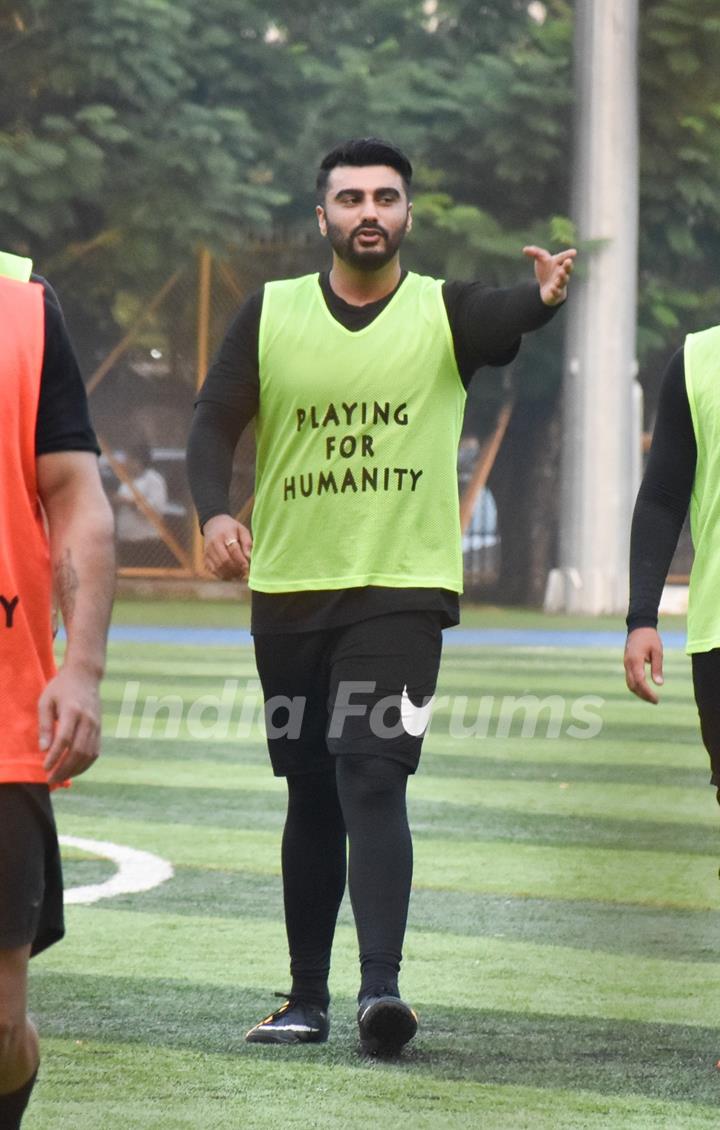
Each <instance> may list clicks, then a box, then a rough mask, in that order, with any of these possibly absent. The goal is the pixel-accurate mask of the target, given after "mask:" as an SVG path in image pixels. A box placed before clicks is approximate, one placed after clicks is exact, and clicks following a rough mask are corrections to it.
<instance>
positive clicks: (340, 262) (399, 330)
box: [188, 138, 575, 1053]
mask: <svg viewBox="0 0 720 1130" xmlns="http://www.w3.org/2000/svg"><path fill="white" fill-rule="evenodd" d="M411 178H412V167H411V165H410V162H409V160H408V159H407V157H406V156H405V155H404V154H403V153H402V152H401V151H400V150H398V149H397V148H396V147H395V146H393V145H390V144H388V143H387V142H384V141H380V140H378V139H374V138H363V139H359V140H353V141H349V142H346V143H344V144H343V145H340V146H338V147H337V148H336V149H334V150H333V151H332V152H331V153H329V154H328V155H327V157H325V159H324V160H323V162H322V164H321V166H320V171H319V174H318V178H317V192H318V204H317V218H318V224H319V227H320V231H321V233H322V235H323V236H325V237H326V238H327V239H328V241H329V243H330V245H331V248H332V266H331V269H330V270H329V271H327V272H322V273H320V274H313V275H308V276H305V277H303V278H297V279H285V280H283V281H280V282H273V283H268V284H266V285H265V287H264V288H263V290H262V291H260V292H258V293H257V294H254V295H252V296H251V297H250V298H249V299H248V300H247V301H246V302H245V304H244V305H243V306H242V308H241V309H240V311H239V313H238V315H237V317H236V318H235V320H234V322H233V323H232V325H231V326H230V329H229V331H228V333H227V336H226V338H225V341H224V342H223V345H222V346H221V349H220V351H219V353H218V355H217V357H216V358H215V360H214V362H213V365H212V367H211V369H210V371H209V373H208V376H207V379H206V381H205V384H204V386H203V389H202V390H201V392H200V395H199V397H198V401H197V404H196V410H195V417H194V420H193V427H192V430H191V435H190V441H189V447H188V471H189V477H190V484H191V487H192V491H193V497H194V499H195V504H196V507H197V510H198V515H199V518H200V522H201V524H202V529H203V534H204V538H205V556H206V562H207V565H208V568H209V569H210V570H211V572H213V573H214V574H215V575H216V576H217V577H220V578H223V579H231V578H237V577H246V576H249V585H250V588H251V590H252V632H253V636H254V643H255V655H256V661H257V666H258V672H259V675H260V680H261V683H262V686H263V693H264V697H265V702H266V724H267V733H268V746H269V750H270V757H271V761H272V765H273V770H274V772H275V774H276V775H279V776H284V777H286V779H287V783H288V812H287V819H286V824H285V830H284V833H283V842H282V872H283V890H284V902H285V921H286V926H287V934H288V942H289V949H290V972H291V974H292V987H291V991H290V993H289V994H288V999H287V1000H286V1001H285V1003H284V1004H283V1005H282V1006H281V1007H280V1008H278V1009H277V1010H275V1011H274V1012H273V1013H271V1014H270V1015H269V1016H268V1017H266V1018H265V1019H264V1020H261V1021H260V1022H259V1023H258V1024H256V1025H255V1026H254V1027H253V1028H252V1029H251V1030H250V1032H249V1033H248V1035H247V1039H248V1040H249V1041H250V1042H257V1043H307V1042H321V1041H323V1040H325V1039H327V1035H328V1003H329V993H328V974H329V969H330V952H331V947H332V941H333V934H334V930H335V920H336V917H337V912H338V908H339V906H340V902H341V899H342V896H343V893H344V890H345V883H346V876H347V880H348V885H349V888H350V897H351V902H352V907H353V913H354V916H355V923H356V927H357V933H358V941H359V948H360V967H361V981H360V991H359V994H358V1005H359V1009H358V1025H359V1031H360V1039H361V1042H362V1045H363V1047H364V1048H365V1049H366V1050H367V1051H370V1052H373V1053H386V1052H389V1053H392V1052H397V1051H398V1050H399V1049H400V1048H401V1047H402V1046H403V1045H404V1044H405V1043H407V1041H408V1040H410V1039H411V1038H412V1037H413V1036H414V1034H415V1031H416V1028H417V1017H416V1015H415V1013H414V1011H413V1010H412V1008H411V1007H410V1006H409V1005H408V1004H406V1003H405V1002H404V1001H403V1000H402V999H401V997H400V993H399V989H398V974H399V969H400V961H401V956H402V944H403V938H404V933H405V923H406V917H407V909H408V901H409V895H410V884H411V878H412V841H411V837H410V831H409V828H408V823H407V814H406V808H405V790H406V784H407V778H408V775H409V774H410V773H414V772H415V770H416V768H417V765H418V761H419V758H420V750H421V746H422V739H423V735H424V732H425V730H426V728H427V725H428V722H429V718H430V711H431V707H432V697H433V695H434V692H435V685H436V681H437V674H438V668H439V663H440V651H441V637H442V629H443V628H446V627H449V626H450V625H452V624H456V623H457V622H458V619H459V604H458V594H459V593H460V592H461V591H462V554H461V541H460V525H459V510H458V488H457V472H456V461H457V448H458V442H459V438H460V430H461V426H462V419H463V410H464V405H465V397H466V389H467V385H468V384H469V381H470V379H471V377H472V375H473V373H474V372H475V371H476V370H477V369H479V368H480V367H481V366H482V365H504V364H507V363H508V362H509V361H511V360H512V359H513V358H514V356H515V354H516V353H517V350H518V348H519V344H520V338H521V335H522V334H523V333H525V332H528V331H530V330H534V329H537V328H539V327H540V326H542V325H544V324H545V323H546V322H547V321H549V319H550V318H551V317H552V315H553V313H554V308H555V307H556V306H558V305H559V304H560V303H561V302H562V301H563V300H564V298H565V295H566V289H567V283H568V279H569V276H570V272H571V270H572V265H573V258H574V255H575V252H574V251H566V252H563V253H561V254H559V255H555V256H553V255H550V254H549V252H547V251H544V250H543V249H541V248H536V247H528V248H525V253H526V254H527V255H528V256H529V257H530V258H532V259H533V260H534V264H535V276H536V279H535V281H532V282H529V283H526V284H523V285H522V286H518V287H513V288H511V289H508V290H498V289H493V288H490V287H486V286H483V285H482V284H480V283H455V282H443V281H442V280H439V279H433V278H426V277H423V276H421V275H417V274H413V273H408V272H407V271H404V270H403V269H402V268H401V266H400V260H399V249H400V245H401V243H402V241H403V239H404V237H405V235H406V234H407V233H408V232H409V231H410V228H411V224H412V204H411V202H410V182H411ZM253 418H254V419H255V429H256V440H257V465H256V497H255V508H254V512H253V533H252V536H251V534H250V532H249V530H248V529H246V528H245V527H244V526H242V525H241V524H239V523H238V522H237V521H236V520H235V519H234V518H233V517H232V515H231V512H230V504H229V499H228V491H229V484H230V478H231V473H232V461H233V454H234V451H235V447H236V444H237V441H238V438H239V436H240V434H241V432H242V430H243V428H244V427H245V426H246V425H247V424H248V423H249V422H250V420H251V419H253ZM348 842H349V847H350V854H349V869H348V867H347V863H346V843H348Z"/></svg>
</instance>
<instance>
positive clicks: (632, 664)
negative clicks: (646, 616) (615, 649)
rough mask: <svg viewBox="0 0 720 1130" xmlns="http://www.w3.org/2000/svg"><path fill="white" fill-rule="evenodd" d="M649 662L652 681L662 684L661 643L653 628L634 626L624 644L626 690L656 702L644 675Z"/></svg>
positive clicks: (655, 696) (655, 697) (658, 684)
mask: <svg viewBox="0 0 720 1130" xmlns="http://www.w3.org/2000/svg"><path fill="white" fill-rule="evenodd" d="M646 663H649V664H650V672H651V674H652V681H653V682H654V683H655V686H658V687H659V686H662V684H663V682H664V679H663V645H662V640H661V639H660V636H659V635H658V633H657V631H656V630H655V628H635V629H634V630H633V631H632V632H631V633H630V635H629V636H628V638H627V643H626V644H625V682H626V683H627V685H628V690H631V691H632V693H633V694H636V695H637V696H638V698H644V699H645V701H646V702H653V703H656V702H657V700H658V696H657V695H656V694H655V691H654V690H653V689H652V688H651V687H650V686H649V685H648V681H647V679H646V677H645V664H646Z"/></svg>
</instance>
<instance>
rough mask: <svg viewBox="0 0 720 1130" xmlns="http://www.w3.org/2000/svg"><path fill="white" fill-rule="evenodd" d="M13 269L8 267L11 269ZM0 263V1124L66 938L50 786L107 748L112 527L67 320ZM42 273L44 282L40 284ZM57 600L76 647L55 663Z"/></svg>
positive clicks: (25, 270)
mask: <svg viewBox="0 0 720 1130" xmlns="http://www.w3.org/2000/svg"><path fill="white" fill-rule="evenodd" d="M8 264H9V268H8ZM0 267H3V268H4V269H5V271H7V270H8V269H9V270H10V271H11V272H12V275H13V277H7V274H2V275H0V343H1V348H0V389H2V413H1V414H0V714H1V716H2V741H0V1127H2V1130H16V1128H17V1127H19V1126H20V1122H21V1119H22V1117H23V1113H24V1111H25V1108H26V1107H27V1104H28V1101H29V1099H30V1094H31V1092H32V1088H33V1085H34V1082H35V1078H36V1075H37V1069H38V1063H39V1050H38V1037H37V1032H36V1031H35V1028H34V1026H33V1025H32V1023H31V1022H30V1020H29V1019H28V1016H27V975H28V962H29V959H30V957H31V956H33V955H34V954H36V953H39V952H40V951H41V950H43V949H46V948H47V946H49V945H52V943H53V942H56V941H58V940H59V939H60V938H61V937H62V936H63V933H64V925H63V906H62V874H61V870H60V854H59V848H58V840H57V833H56V830H55V821H54V818H53V812H52V807H51V804H50V790H51V789H52V788H54V787H57V786H59V785H62V784H64V783H65V782H67V781H68V780H69V778H71V777H74V776H77V775H78V774H79V773H84V772H85V770H86V769H89V768H90V766H91V765H92V764H93V762H94V761H95V760H96V758H97V756H98V753H99V751H100V700H99V693H98V688H99V683H100V679H101V677H102V674H103V670H104V665H105V643H106V638H107V629H108V623H109V620H110V609H111V606H112V595H113V589H114V577H115V568H114V564H115V562H114V549H113V523H112V512H111V509H110V505H109V503H108V501H107V499H106V498H105V494H104V491H103V489H102V485H101V482H100V475H99V472H98V466H97V450H98V449H97V441H96V439H95V436H94V433H93V431H92V428H91V425H90V420H89V417H88V411H87V402H86V398H85V390H84V386H83V383H82V379H81V377H80V373H79V370H78V367H77V362H76V360H75V356H74V353H73V349H72V345H71V344H70V341H69V338H68V334H67V329H66V327H65V322H64V320H63V316H62V312H61V310H60V308H59V305H58V304H57V299H56V298H55V296H54V294H53V292H52V290H51V289H50V288H49V287H46V286H45V285H44V280H40V279H38V280H37V281H32V280H31V279H30V276H29V264H27V261H24V262H23V261H21V262H19V263H18V262H17V261H13V260H12V258H11V257H8V256H6V255H3V256H2V259H0ZM32 278H33V279H35V278H36V276H33V277H32ZM53 593H54V595H55V598H56V600H57V602H58V603H59V606H60V610H61V612H62V616H63V621H64V624H65V630H66V633H67V646H66V649H65V655H64V659H63V662H62V665H61V667H60V669H59V670H57V669H56V667H55V663H54V659H53V630H52V604H53Z"/></svg>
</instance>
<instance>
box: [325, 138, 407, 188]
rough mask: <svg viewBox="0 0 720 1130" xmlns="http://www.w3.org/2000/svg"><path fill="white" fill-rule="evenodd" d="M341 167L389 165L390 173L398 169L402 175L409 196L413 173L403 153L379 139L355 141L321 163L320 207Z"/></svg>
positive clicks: (339, 146) (352, 139)
mask: <svg viewBox="0 0 720 1130" xmlns="http://www.w3.org/2000/svg"><path fill="white" fill-rule="evenodd" d="M338 165H353V166H354V167H355V168H361V167H362V166H364V165H389V166H390V168H391V169H396V170H397V172H398V173H400V176H401V177H402V179H403V184H404V185H405V191H406V192H407V194H408V196H409V195H410V182H411V180H412V174H413V169H412V165H411V164H410V161H409V159H408V158H407V157H406V156H405V154H404V153H403V151H402V149H398V147H397V145H393V144H392V143H391V142H389V141H382V140H381V139H380V138H379V137H354V138H351V139H350V140H349V141H343V142H341V143H340V145H336V146H335V148H334V149H331V150H330V152H329V153H328V154H327V156H326V157H323V159H322V161H321V162H320V168H319V169H318V175H317V180H316V182H315V188H316V190H317V196H318V201H319V203H321V204H322V202H323V200H324V199H325V192H326V190H327V184H328V180H329V177H330V173H331V171H332V169H335V168H337V166H338Z"/></svg>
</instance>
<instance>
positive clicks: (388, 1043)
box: [357, 985, 418, 1055]
mask: <svg viewBox="0 0 720 1130" xmlns="http://www.w3.org/2000/svg"><path fill="white" fill-rule="evenodd" d="M357 1019H358V1028H359V1029H360V1043H361V1044H362V1046H363V1050H364V1051H366V1052H367V1053H368V1054H369V1055H397V1053H398V1052H399V1051H400V1049H401V1048H402V1047H404V1046H405V1044H407V1043H408V1041H409V1040H412V1038H413V1036H414V1035H415V1033H416V1032H417V1026H418V1018H417V1015H416V1014H415V1013H414V1012H413V1010H412V1009H411V1008H410V1005H409V1004H405V1001H403V1000H401V999H400V997H399V996H398V995H397V994H393V993H392V992H390V991H389V990H388V989H387V988H386V986H385V985H378V986H377V987H373V988H372V989H369V990H368V991H367V993H366V994H365V995H364V996H363V997H362V999H361V1001H360V1006H359V1008H358V1015H357Z"/></svg>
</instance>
